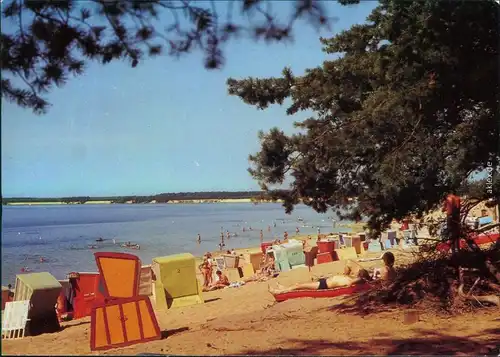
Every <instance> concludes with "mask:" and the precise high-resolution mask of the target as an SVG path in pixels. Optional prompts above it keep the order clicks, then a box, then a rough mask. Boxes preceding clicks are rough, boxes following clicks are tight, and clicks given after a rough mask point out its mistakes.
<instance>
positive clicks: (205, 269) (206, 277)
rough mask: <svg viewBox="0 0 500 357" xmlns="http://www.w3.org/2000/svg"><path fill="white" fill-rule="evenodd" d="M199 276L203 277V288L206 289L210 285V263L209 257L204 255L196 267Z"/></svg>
mask: <svg viewBox="0 0 500 357" xmlns="http://www.w3.org/2000/svg"><path fill="white" fill-rule="evenodd" d="M198 269H199V270H200V272H201V274H202V275H203V286H204V287H208V286H209V285H210V284H212V263H210V256H209V254H206V255H205V256H204V257H203V262H202V263H201V264H200V266H199V267H198Z"/></svg>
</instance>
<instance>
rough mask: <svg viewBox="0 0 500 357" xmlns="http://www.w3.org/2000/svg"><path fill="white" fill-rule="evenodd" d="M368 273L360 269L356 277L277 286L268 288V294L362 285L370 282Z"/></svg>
mask: <svg viewBox="0 0 500 357" xmlns="http://www.w3.org/2000/svg"><path fill="white" fill-rule="evenodd" d="M371 280H372V278H371V276H370V273H368V271H367V270H366V269H360V270H359V272H358V274H357V276H356V277H352V276H349V275H345V274H344V275H333V276H330V277H328V278H320V279H318V280H317V281H314V282H310V283H302V284H300V283H299V284H295V285H294V286H291V287H285V286H283V285H280V284H278V289H272V288H271V287H269V292H270V293H271V294H273V295H276V294H283V293H288V292H290V291H296V290H326V289H335V288H340V287H346V286H351V285H354V284H362V283H365V282H367V281H371Z"/></svg>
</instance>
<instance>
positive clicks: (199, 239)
mask: <svg viewBox="0 0 500 357" xmlns="http://www.w3.org/2000/svg"><path fill="white" fill-rule="evenodd" d="M196 241H197V242H198V244H200V243H201V235H200V233H198V239H197V240H196Z"/></svg>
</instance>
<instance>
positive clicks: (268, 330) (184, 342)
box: [2, 250, 500, 355]
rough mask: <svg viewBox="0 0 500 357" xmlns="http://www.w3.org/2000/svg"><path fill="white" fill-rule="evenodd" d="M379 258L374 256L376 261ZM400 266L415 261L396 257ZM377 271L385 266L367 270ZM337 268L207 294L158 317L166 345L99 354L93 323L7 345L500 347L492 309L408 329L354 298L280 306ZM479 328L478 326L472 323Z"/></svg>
mask: <svg viewBox="0 0 500 357" xmlns="http://www.w3.org/2000/svg"><path fill="white" fill-rule="evenodd" d="M378 254H379V253H377V254H376V253H371V254H368V255H367V257H373V256H376V255H378ZM394 254H395V255H396V259H397V262H398V263H399V264H402V263H404V262H408V261H411V260H412V254H411V253H409V252H403V251H401V250H394ZM361 264H362V265H363V266H364V267H367V268H369V267H373V266H375V265H377V264H379V263H377V262H366V263H361ZM344 265H345V263H344V262H342V261H337V262H333V263H327V264H321V265H317V266H314V267H312V269H311V271H309V270H308V269H307V268H301V269H296V270H292V271H289V272H286V273H281V274H280V276H279V277H278V278H276V279H273V280H271V281H269V282H261V283H258V282H257V283H249V284H246V285H244V286H242V287H239V288H228V289H224V290H219V291H213V292H208V293H203V297H204V299H205V303H204V304H200V305H193V306H188V307H183V308H176V309H170V310H168V311H155V313H156V316H157V318H158V321H159V324H160V328H161V330H162V331H163V335H164V338H163V339H162V340H160V341H154V342H149V343H145V344H138V345H134V346H129V347H125V348H118V349H113V350H109V351H104V352H100V353H97V352H95V353H92V352H91V351H90V347H89V336H90V319H89V318H85V319H81V320H76V321H70V322H65V323H63V324H62V330H61V331H60V332H57V333H52V334H44V335H40V336H36V337H27V338H25V339H23V340H17V341H4V342H3V343H2V354H8V355H31V354H40V353H42V354H50V355H89V354H94V355H96V354H103V355H137V354H139V353H155V354H174V355H177V354H179V355H185V354H195V355H205V354H206V355H221V354H265V355H275V354H281V355H283V354H288V355H294V354H317V355H335V354H338V355H357V354H376V355H377V354H380V355H387V354H449V355H454V354H488V353H491V352H492V351H494V350H495V349H496V348H498V345H499V344H500V338H499V336H500V334H499V332H500V331H499V330H498V325H499V321H500V315H499V314H498V313H497V310H496V311H493V310H492V309H483V310H482V311H480V312H475V313H474V316H473V317H472V315H468V314H463V315H459V316H453V317H451V316H439V315H437V314H435V313H434V312H431V311H421V315H420V321H419V322H417V323H414V324H411V325H405V324H404V322H403V314H404V311H405V309H404V308H391V309H388V308H386V307H381V309H380V311H371V312H368V313H366V312H363V311H359V310H357V309H354V308H352V307H349V301H352V299H353V297H350V298H342V297H338V298H326V299H311V298H304V299H295V300H289V301H285V302H281V303H276V302H275V301H274V299H273V297H272V295H271V294H270V293H269V292H268V291H267V290H268V284H276V282H279V283H281V284H285V285H287V284H292V283H295V282H305V281H309V280H310V279H311V278H312V277H313V276H321V275H328V274H339V273H341V272H342V270H343V268H344ZM471 318H473V319H474V323H473V324H472V323H470V319H471Z"/></svg>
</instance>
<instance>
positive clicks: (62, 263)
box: [2, 203, 336, 285]
mask: <svg viewBox="0 0 500 357" xmlns="http://www.w3.org/2000/svg"><path fill="white" fill-rule="evenodd" d="M299 217H301V218H302V219H303V221H301V222H299V221H298V218H299ZM332 218H336V217H335V214H334V213H332V212H328V213H326V214H318V213H316V212H314V211H313V210H312V209H311V208H309V207H307V206H303V205H302V206H301V205H299V206H297V207H296V209H295V210H294V212H293V213H292V214H291V215H287V214H285V212H284V209H283V207H282V206H281V205H280V204H278V203H276V204H275V203H266V204H259V205H253V204H249V203H235V204H229V203H228V204H226V203H224V204H187V205H181V204H164V205H161V204H151V205H47V206H4V207H3V213H2V285H7V284H8V283H11V284H14V282H15V276H16V274H19V273H20V272H21V269H22V268H23V267H28V268H29V269H30V271H32V272H40V271H48V272H50V273H52V274H53V275H54V276H55V277H56V278H57V279H64V278H65V276H66V274H67V273H69V272H71V271H97V267H96V264H95V260H94V256H93V253H94V252H96V251H117V252H118V251H120V252H129V253H132V254H136V255H138V256H139V257H140V258H141V261H142V262H143V264H151V260H152V258H154V257H159V256H165V255H170V254H175V253H183V252H189V253H193V254H194V255H197V256H201V255H202V254H203V253H204V252H206V251H213V250H217V249H218V244H219V241H220V231H221V229H223V230H224V232H225V231H226V230H228V231H230V232H233V233H237V234H238V236H237V237H232V238H231V239H229V240H226V247H225V249H231V248H243V247H250V246H258V245H259V244H260V230H261V229H262V230H263V232H264V241H268V240H271V239H273V238H274V237H279V238H282V237H283V233H284V232H285V231H288V233H289V235H290V237H292V236H293V235H294V234H295V229H296V227H300V231H301V234H316V233H317V228H318V227H320V229H321V231H322V232H327V231H328V232H330V231H332V221H331V219H332ZM274 222H276V227H274V226H273V223H274ZM303 225H305V227H303ZM268 226H271V232H268V230H267V229H268ZM243 227H245V228H246V231H245V232H243V230H242V229H243ZM250 227H251V228H252V231H250V230H249V228H250ZM198 233H199V234H200V235H201V238H202V242H201V244H199V245H198V244H197V242H196V239H197V234H198ZM99 237H102V238H103V239H104V242H99V243H96V241H95V240H96V239H97V238H99ZM113 238H115V239H116V241H117V243H118V244H113V242H112V240H113ZM127 241H131V242H134V243H138V244H140V246H141V249H140V250H134V249H128V248H122V247H120V244H119V243H123V242H127ZM92 244H95V245H97V249H89V245H92ZM40 256H42V257H43V258H44V260H45V261H44V262H40Z"/></svg>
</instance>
